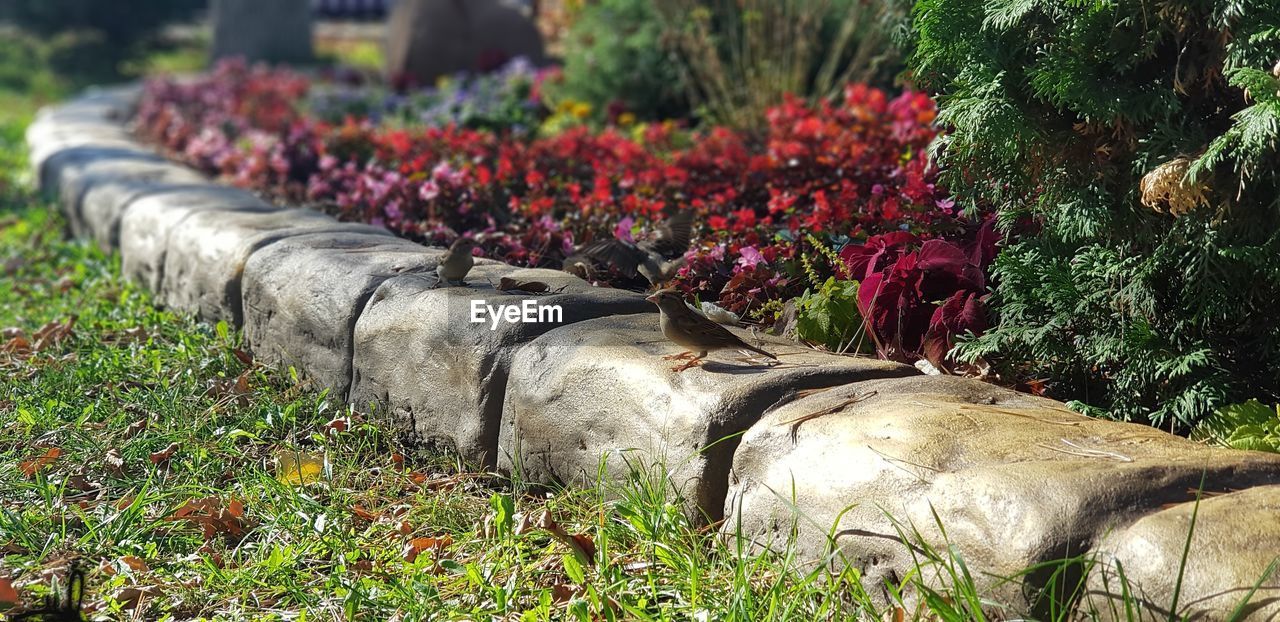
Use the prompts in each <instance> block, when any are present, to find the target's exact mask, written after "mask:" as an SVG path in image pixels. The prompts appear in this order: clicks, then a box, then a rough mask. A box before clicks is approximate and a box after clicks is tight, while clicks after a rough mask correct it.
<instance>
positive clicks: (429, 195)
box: [418, 179, 440, 201]
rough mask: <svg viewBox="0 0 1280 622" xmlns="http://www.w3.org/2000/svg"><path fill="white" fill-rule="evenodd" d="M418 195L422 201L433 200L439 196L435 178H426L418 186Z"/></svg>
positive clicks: (438, 187) (438, 186)
mask: <svg viewBox="0 0 1280 622" xmlns="http://www.w3.org/2000/svg"><path fill="white" fill-rule="evenodd" d="M418 196H419V197H421V198H422V200H423V201H434V200H435V198H436V197H438V196H440V185H439V184H437V183H436V182H435V180H433V179H428V180H426V181H424V182H422V185H421V186H419V187H418Z"/></svg>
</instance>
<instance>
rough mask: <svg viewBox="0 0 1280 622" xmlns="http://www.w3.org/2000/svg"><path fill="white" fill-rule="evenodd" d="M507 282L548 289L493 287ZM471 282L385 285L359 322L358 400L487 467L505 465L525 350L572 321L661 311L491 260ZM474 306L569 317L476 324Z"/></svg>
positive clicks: (554, 274)
mask: <svg viewBox="0 0 1280 622" xmlns="http://www.w3.org/2000/svg"><path fill="white" fill-rule="evenodd" d="M502 277H510V278H512V279H517V280H521V281H537V282H541V283H544V284H546V285H548V286H549V287H550V291H549V292H548V293H546V294H543V295H535V294H529V293H523V292H519V291H506V292H503V291H497V290H495V289H494V286H493V284H497V283H500V279H501V278H502ZM467 281H468V284H469V286H468V287H441V288H435V285H436V277H435V275H434V274H432V275H429V276H418V275H415V276H412V277H397V278H394V279H391V280H388V281H387V282H385V283H383V284H382V286H381V287H379V288H378V291H377V292H376V293H374V295H373V297H372V298H371V299H370V300H369V303H368V305H366V306H365V309H364V312H363V313H362V314H361V316H360V320H359V321H358V322H357V323H356V331H355V359H354V367H355V373H354V378H355V380H354V384H353V386H352V391H351V402H352V404H353V405H354V406H356V407H357V408H362V409H363V408H367V407H369V406H370V405H374V406H375V410H377V411H380V412H387V413H389V414H390V416H391V417H392V418H394V419H395V420H396V422H397V424H398V425H399V426H400V427H401V428H407V429H410V430H412V431H413V432H415V434H416V435H417V437H418V438H420V439H423V440H424V441H426V443H427V444H428V445H431V446H434V447H437V448H441V449H445V450H448V451H451V452H454V453H456V454H457V455H460V456H461V457H463V458H464V459H466V460H469V461H471V462H474V463H475V464H478V465H482V466H485V467H492V466H493V464H494V463H495V460H496V459H497V446H498V430H499V424H500V422H501V419H502V413H503V395H504V392H505V390H506V388H507V375H508V373H509V370H510V366H511V359H512V357H513V356H514V355H515V352H516V350H517V349H518V348H519V347H520V346H521V345H522V344H525V343H527V342H529V341H530V340H532V339H534V338H535V337H537V336H538V335H541V334H543V333H546V332H547V331H550V330H552V329H555V328H557V327H560V326H564V325H567V324H571V323H574V322H580V321H583V320H587V319H591V318H598V317H605V316H610V315H621V314H632V313H652V312H653V311H654V310H655V309H654V307H653V305H651V304H649V303H647V302H645V301H644V297H643V296H642V295H640V294H637V293H634V292H627V291H622V290H616V289H607V288H599V287H593V286H591V285H589V284H588V283H586V282H585V281H583V280H581V279H578V278H577V277H574V276H571V275H568V274H565V273H564V272H559V271H555V270H536V269H519V268H513V267H511V266H507V265H504V264H497V263H492V262H490V263H485V264H481V265H477V266H476V267H475V268H473V269H472V271H471V274H470V275H468V279H467ZM473 301H481V302H482V303H483V304H487V305H490V306H492V307H493V308H495V309H496V308H497V307H498V306H499V305H516V306H517V308H519V306H520V305H525V304H529V305H530V308H531V309H532V308H533V306H532V305H534V304H536V305H540V306H541V307H542V308H548V309H549V308H553V307H554V306H559V308H560V309H561V314H560V315H559V316H558V317H554V318H553V317H545V318H542V317H538V316H536V315H534V316H532V317H535V318H536V319H550V320H555V321H550V322H529V323H526V322H523V321H522V322H515V323H512V322H507V321H501V320H500V321H499V322H498V323H496V324H495V323H493V322H491V321H489V320H488V318H487V317H486V318H485V321H484V322H482V323H474V322H473V321H472V319H473V318H472V304H473ZM525 301H529V302H528V303H526V302H525ZM533 313H536V312H533ZM651 321H653V320H652V318H651Z"/></svg>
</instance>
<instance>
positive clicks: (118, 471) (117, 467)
mask: <svg viewBox="0 0 1280 622" xmlns="http://www.w3.org/2000/svg"><path fill="white" fill-rule="evenodd" d="M102 464H103V466H105V467H106V468H107V472H108V473H110V474H112V475H115V476H116V477H120V476H121V475H124V455H122V454H121V453H120V450H119V449H112V450H110V451H108V452H107V454H106V455H105V456H103V457H102Z"/></svg>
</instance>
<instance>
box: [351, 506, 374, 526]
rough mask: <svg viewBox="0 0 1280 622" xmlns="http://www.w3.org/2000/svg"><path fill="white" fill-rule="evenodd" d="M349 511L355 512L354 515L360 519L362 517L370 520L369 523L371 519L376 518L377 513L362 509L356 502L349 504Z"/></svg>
mask: <svg viewBox="0 0 1280 622" xmlns="http://www.w3.org/2000/svg"><path fill="white" fill-rule="evenodd" d="M351 513H352V514H355V515H356V516H358V517H359V518H360V519H362V520H366V521H369V522H371V523H372V522H373V521H376V520H378V514H376V513H374V512H370V511H369V510H366V509H364V507H362V506H361V505H360V504H356V505H353V506H351Z"/></svg>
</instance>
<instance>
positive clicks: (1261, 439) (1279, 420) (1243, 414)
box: [1191, 400, 1280, 452]
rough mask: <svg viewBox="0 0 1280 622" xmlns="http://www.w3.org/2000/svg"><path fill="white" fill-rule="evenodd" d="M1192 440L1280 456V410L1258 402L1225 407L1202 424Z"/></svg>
mask: <svg viewBox="0 0 1280 622" xmlns="http://www.w3.org/2000/svg"><path fill="white" fill-rule="evenodd" d="M1191 438H1193V439H1195V440H1203V441H1209V442H1212V443H1215V444H1218V445H1222V446H1224V447H1230V448H1232V449H1249V450H1253V451H1272V452H1280V406H1275V407H1271V406H1267V405H1265V404H1263V403H1262V402H1259V401H1258V400H1249V401H1247V402H1243V403H1240V404H1232V405H1230V406H1224V407H1222V408H1219V409H1218V410H1216V411H1214V413H1213V414H1212V415H1210V416H1209V417H1208V418H1206V419H1205V420H1204V421H1202V422H1200V425H1197V426H1196V428H1195V430H1193V431H1192V433H1191Z"/></svg>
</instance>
